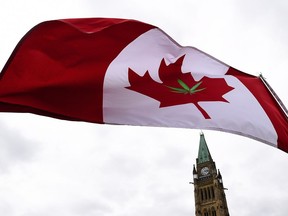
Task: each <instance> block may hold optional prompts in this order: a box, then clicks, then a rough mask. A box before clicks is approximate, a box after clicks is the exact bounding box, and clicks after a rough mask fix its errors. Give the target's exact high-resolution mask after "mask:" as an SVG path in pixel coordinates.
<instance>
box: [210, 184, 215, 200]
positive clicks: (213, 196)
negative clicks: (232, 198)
mask: <svg viewBox="0 0 288 216" xmlns="http://www.w3.org/2000/svg"><path fill="white" fill-rule="evenodd" d="M211 193H212V198H213V199H214V198H215V193H214V187H213V186H211Z"/></svg>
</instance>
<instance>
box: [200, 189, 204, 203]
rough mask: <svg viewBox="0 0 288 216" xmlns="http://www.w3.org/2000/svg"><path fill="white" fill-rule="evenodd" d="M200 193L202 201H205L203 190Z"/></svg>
mask: <svg viewBox="0 0 288 216" xmlns="http://www.w3.org/2000/svg"><path fill="white" fill-rule="evenodd" d="M200 191H201V200H202V201H203V199H204V197H203V189H202V188H201V189H200Z"/></svg>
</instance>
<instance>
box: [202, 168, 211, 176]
mask: <svg viewBox="0 0 288 216" xmlns="http://www.w3.org/2000/svg"><path fill="white" fill-rule="evenodd" d="M201 174H202V175H208V174H209V168H208V167H203V168H202V169H201Z"/></svg>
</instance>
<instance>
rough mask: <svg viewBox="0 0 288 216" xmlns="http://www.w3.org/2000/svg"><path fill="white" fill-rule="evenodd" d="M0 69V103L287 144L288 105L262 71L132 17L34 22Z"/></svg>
mask: <svg viewBox="0 0 288 216" xmlns="http://www.w3.org/2000/svg"><path fill="white" fill-rule="evenodd" d="M0 76H1V77H0V111H2V112H30V113H35V114H40V115H45V116H50V117H56V118H60V119H66V120H78V121H87V122H94V123H108V124H124V125H146V126H165V127H182V128H200V129H212V130H221V131H227V132H231V133H235V134H240V135H244V136H247V137H251V138H254V139H256V140H259V141H262V142H264V143H267V144H270V145H272V146H275V147H278V148H280V149H282V150H283V151H286V152H288V120H287V114H285V113H284V111H283V110H282V109H281V107H280V106H279V105H278V103H277V101H276V100H275V97H274V96H273V95H272V94H271V93H270V90H269V89H268V88H267V86H266V84H265V83H266V82H265V80H263V78H261V77H255V76H252V75H249V74H246V73H243V72H241V71H238V70H236V69H235V68H232V67H230V66H228V65H226V64H224V63H222V62H220V61H218V60H217V59H215V58H213V57H211V56H209V55H207V54H205V53H203V52H202V51H200V50H198V49H196V48H193V47H182V46H180V45H179V44H177V43H176V42H175V41H174V40H173V39H171V38H170V37H169V36H168V35H167V34H165V33H164V32H163V31H162V30H160V29H159V28H157V27H155V26H152V25H149V24H146V23H142V22H139V21H135V20H125V19H107V18H90V19H66V20H54V21H47V22H43V23H40V24H39V25H37V26H35V27H34V28H33V29H31V30H30V31H29V32H28V33H27V34H26V35H25V36H24V37H23V39H22V40H21V41H20V42H19V44H18V45H17V47H16V48H15V50H14V52H13V53H12V55H11V57H10V58H9V60H8V62H7V63H6V65H5V67H4V68H3V71H2V72H1V75H0ZM283 109H284V110H285V108H284V107H283Z"/></svg>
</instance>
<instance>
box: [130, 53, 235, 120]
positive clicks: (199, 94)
mask: <svg viewBox="0 0 288 216" xmlns="http://www.w3.org/2000/svg"><path fill="white" fill-rule="evenodd" d="M184 57H185V55H183V56H182V57H180V58H179V59H178V60H177V61H176V62H175V63H172V64H170V65H166V63H165V61H164V59H162V61H161V64H160V67H159V78H160V79H161V81H162V83H159V82H156V81H154V80H153V79H152V78H151V76H150V75H149V72H148V71H146V72H145V74H144V75H143V76H140V75H138V74H137V73H135V72H134V71H133V70H132V69H131V68H129V69H128V79H129V82H130V86H129V87H126V88H127V89H130V90H133V91H136V92H138V93H141V94H144V95H146V96H148V97H151V98H154V99H155V100H157V101H159V102H160V108H161V107H168V106H176V105H180V104H187V103H193V104H194V105H195V106H196V107H197V108H198V110H199V111H200V112H201V113H202V115H203V116H204V118H205V119H210V116H209V115H208V114H207V112H206V111H205V110H204V109H203V108H202V107H201V106H200V105H199V104H198V103H199V102H201V101H218V102H228V101H227V100H226V99H225V98H223V95H224V94H226V93H227V92H229V91H231V90H232V89H234V88H233V87H231V86H229V85H227V83H226V81H225V79H224V78H209V77H205V76H204V77H203V78H202V79H201V80H199V82H197V81H195V80H194V78H193V77H192V75H191V72H187V73H182V71H181V66H182V62H183V59H184Z"/></svg>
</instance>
